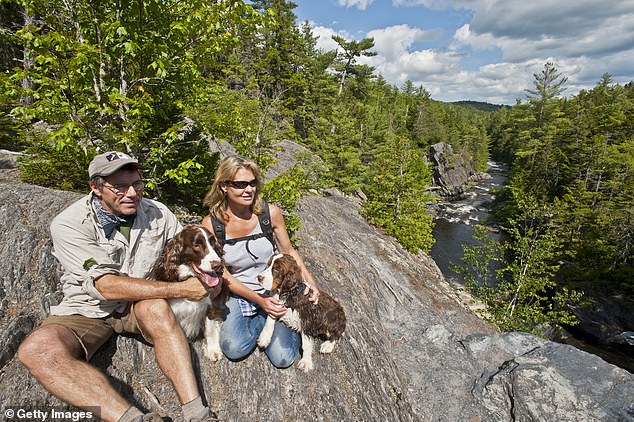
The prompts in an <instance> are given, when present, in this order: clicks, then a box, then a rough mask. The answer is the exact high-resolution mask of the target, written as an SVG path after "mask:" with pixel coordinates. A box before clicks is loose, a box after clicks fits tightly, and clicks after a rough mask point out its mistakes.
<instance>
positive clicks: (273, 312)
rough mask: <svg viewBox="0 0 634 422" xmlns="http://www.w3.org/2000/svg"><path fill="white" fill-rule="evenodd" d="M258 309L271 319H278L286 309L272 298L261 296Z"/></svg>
mask: <svg viewBox="0 0 634 422" xmlns="http://www.w3.org/2000/svg"><path fill="white" fill-rule="evenodd" d="M261 297H262V300H261V301H260V307H261V308H262V309H264V310H265V311H266V313H267V314H269V315H270V316H271V317H273V318H279V317H281V316H282V315H284V314H285V313H286V311H287V309H286V308H285V307H284V305H282V304H281V303H280V302H279V300H277V299H275V298H274V297H272V296H261Z"/></svg>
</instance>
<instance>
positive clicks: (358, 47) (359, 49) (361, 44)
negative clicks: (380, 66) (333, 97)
mask: <svg viewBox="0 0 634 422" xmlns="http://www.w3.org/2000/svg"><path fill="white" fill-rule="evenodd" d="M332 39H333V40H334V41H335V42H336V43H337V44H338V45H339V47H340V49H341V52H340V53H339V54H338V57H337V60H338V66H337V70H338V72H339V73H340V79H339V91H338V93H337V96H338V97H340V96H341V94H342V92H343V87H344V85H345V83H346V78H347V77H348V75H351V74H353V75H354V74H359V75H363V76H366V75H367V73H368V71H371V70H370V69H369V68H368V67H367V66H365V67H364V66H359V65H357V64H356V62H357V58H358V57H361V56H365V57H372V56H376V53H374V52H372V51H370V49H371V48H372V47H374V39H373V38H363V39H362V40H359V41H356V40H352V41H347V40H346V39H345V38H343V37H341V36H339V35H333V36H332Z"/></svg>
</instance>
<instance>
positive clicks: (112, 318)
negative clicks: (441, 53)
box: [38, 304, 152, 361]
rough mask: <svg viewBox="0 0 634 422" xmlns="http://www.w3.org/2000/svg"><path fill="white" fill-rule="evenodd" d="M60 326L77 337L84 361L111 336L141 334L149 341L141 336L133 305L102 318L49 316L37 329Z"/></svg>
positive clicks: (141, 332)
mask: <svg viewBox="0 0 634 422" xmlns="http://www.w3.org/2000/svg"><path fill="white" fill-rule="evenodd" d="M53 324H56V325H61V326H63V327H66V328H68V329H69V330H70V331H72V333H73V334H74V335H75V337H77V340H79V343H80V344H81V347H82V348H83V349H84V352H85V353H86V360H87V361H89V360H90V358H92V356H93V355H94V354H95V352H97V350H99V348H100V347H101V346H103V344H104V343H105V342H106V341H108V339H109V338H110V337H112V334H114V333H117V334H121V333H129V334H141V335H142V336H143V338H144V339H145V340H147V341H148V342H150V343H152V341H151V339H150V338H149V337H148V336H146V335H145V334H143V331H141V329H140V328H139V324H138V323H137V320H136V317H135V315H134V304H132V305H130V306H129V307H128V309H126V310H125V311H124V312H117V313H114V314H112V315H109V316H107V317H104V318H89V317H87V316H83V315H50V316H49V317H48V318H46V319H45V320H44V321H42V322H41V323H40V325H39V327H38V328H40V327H44V326H46V325H53Z"/></svg>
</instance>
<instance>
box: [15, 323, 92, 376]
mask: <svg viewBox="0 0 634 422" xmlns="http://www.w3.org/2000/svg"><path fill="white" fill-rule="evenodd" d="M82 353H83V349H82V347H81V344H80V343H79V340H77V338H76V337H75V335H74V334H73V333H72V332H71V331H70V330H69V329H68V328H66V327H63V326H61V325H47V326H45V327H42V328H39V329H37V330H35V331H33V332H32V333H31V334H30V335H29V336H27V338H26V339H24V341H23V342H22V344H20V347H19V348H18V352H17V357H18V360H19V361H20V362H21V363H22V365H24V366H25V367H26V368H27V369H28V370H29V371H31V372H34V371H36V372H37V371H38V370H40V369H49V368H52V367H54V366H55V364H56V362H59V361H60V360H63V359H64V358H70V359H78V358H79V357H80V356H81V354H82Z"/></svg>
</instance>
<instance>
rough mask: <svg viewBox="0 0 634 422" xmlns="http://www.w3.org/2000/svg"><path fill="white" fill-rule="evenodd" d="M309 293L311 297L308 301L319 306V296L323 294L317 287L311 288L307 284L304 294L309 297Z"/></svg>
mask: <svg viewBox="0 0 634 422" xmlns="http://www.w3.org/2000/svg"><path fill="white" fill-rule="evenodd" d="M309 293H310V297H309V298H308V300H310V301H311V302H313V304H314V305H317V303H319V295H320V294H321V293H320V292H319V289H318V288H317V286H310V285H309V284H308V283H306V288H305V289H304V294H305V295H307V294H309Z"/></svg>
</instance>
